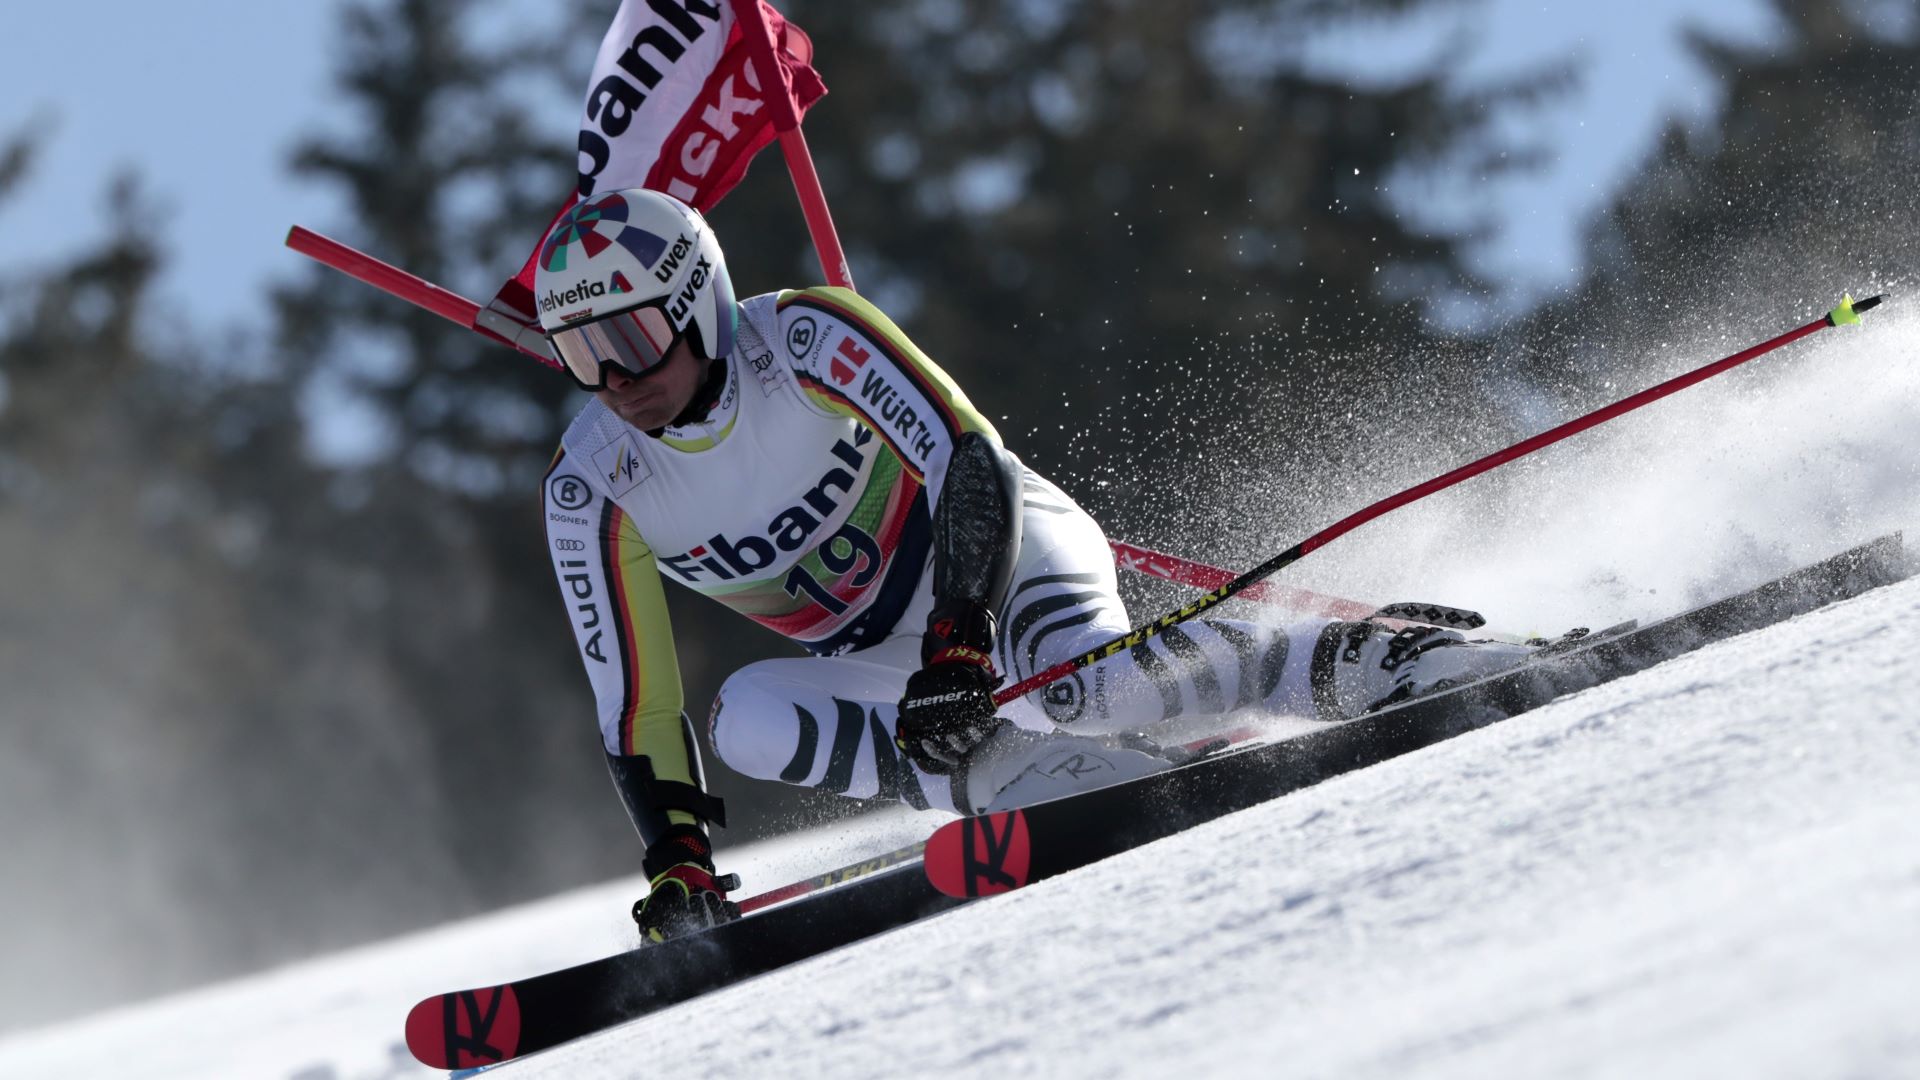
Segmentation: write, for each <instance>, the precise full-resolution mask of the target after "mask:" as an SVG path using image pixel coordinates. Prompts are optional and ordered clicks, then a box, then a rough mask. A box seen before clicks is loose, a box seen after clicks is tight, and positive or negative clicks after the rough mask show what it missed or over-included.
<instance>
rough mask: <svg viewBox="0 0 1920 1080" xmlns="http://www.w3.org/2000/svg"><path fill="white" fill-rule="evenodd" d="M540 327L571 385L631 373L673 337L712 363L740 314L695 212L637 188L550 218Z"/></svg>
mask: <svg viewBox="0 0 1920 1080" xmlns="http://www.w3.org/2000/svg"><path fill="white" fill-rule="evenodd" d="M534 294H535V297H536V299H537V300H538V302H539V305H540V328H541V329H542V330H545V331H546V333H547V337H548V338H549V339H551V340H552V342H553V349H554V353H555V354H556V355H558V356H559V357H560V360H561V362H562V363H563V364H564V365H565V366H566V369H567V372H568V373H569V374H571V375H572V376H573V379H574V381H575V382H577V383H579V384H580V385H581V386H582V387H584V388H586V389H588V390H596V389H599V388H600V387H601V386H603V385H605V382H606V376H605V373H604V369H605V366H606V365H608V364H615V365H618V366H619V367H620V368H621V369H622V370H624V371H626V372H628V373H630V374H633V375H639V374H642V373H644V372H646V371H647V370H649V369H651V368H653V367H654V366H655V365H657V364H659V363H660V361H661V360H663V359H665V358H666V355H667V353H668V351H669V350H671V349H672V348H673V346H674V344H675V343H677V342H678V341H679V340H680V339H681V338H683V337H684V338H686V339H687V342H688V344H689V345H691V346H692V347H693V350H694V352H696V353H698V354H700V355H701V356H704V357H706V358H708V359H709V360H718V359H719V358H721V357H723V356H725V355H727V353H728V352H730V351H731V350H732V349H733V332H734V328H735V326H736V325H737V323H738V320H739V317H740V309H739V305H738V304H736V303H735V302H734V298H733V283H732V281H731V280H730V279H729V278H728V277H727V260H726V257H725V256H724V255H722V254H721V252H720V242H719V241H718V240H716V239H714V235H713V229H712V228H710V227H709V226H708V225H707V222H706V219H705V218H703V217H701V216H700V213H699V211H697V210H695V209H694V208H693V207H691V206H688V205H687V204H686V203H683V202H681V201H680V200H679V199H676V198H674V197H673V196H671V195H663V194H661V193H660V192H658V191H649V190H647V189H645V188H628V189H626V190H624V191H614V192H608V193H607V194H604V195H596V196H594V197H592V198H590V199H586V200H584V201H582V202H580V203H578V204H576V205H575V206H574V207H573V208H572V209H571V210H568V211H567V212H566V213H565V214H562V215H561V216H560V220H558V221H556V222H554V225H553V228H552V229H550V230H549V231H548V232H547V238H546V240H545V241H544V242H542V243H541V245H540V257H539V259H538V263H537V265H536V267H535V270H534Z"/></svg>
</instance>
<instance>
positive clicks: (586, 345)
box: [553, 307, 676, 390]
mask: <svg viewBox="0 0 1920 1080" xmlns="http://www.w3.org/2000/svg"><path fill="white" fill-rule="evenodd" d="M675 336H676V335H675V334H674V332H673V324H672V323H669V322H668V321H667V316H666V313H665V312H663V311H661V310H660V309H659V308H653V307H647V308H641V309H639V310H637V311H623V312H620V313H619V314H617V315H609V316H608V317H606V318H604V319H598V320H595V321H594V322H590V323H583V324H581V325H579V326H569V327H567V328H566V329H564V330H557V331H555V332H554V334H553V348H554V351H555V352H558V353H559V354H560V359H561V360H564V361H565V362H566V365H567V371H568V372H570V373H571V374H572V375H573V378H574V381H575V382H577V383H579V384H580V385H581V386H583V387H586V388H587V389H589V390H597V389H599V388H600V387H601V386H603V385H604V384H605V379H604V378H603V377H602V375H601V367H600V365H602V364H618V365H620V367H621V368H622V369H624V370H625V371H627V372H628V373H629V374H632V375H640V374H643V373H644V372H646V371H647V370H648V369H649V368H652V367H653V366H655V365H656V364H658V363H660V361H661V360H662V359H664V358H665V357H666V355H667V352H668V351H669V350H671V349H672V348H673V342H674V338H675Z"/></svg>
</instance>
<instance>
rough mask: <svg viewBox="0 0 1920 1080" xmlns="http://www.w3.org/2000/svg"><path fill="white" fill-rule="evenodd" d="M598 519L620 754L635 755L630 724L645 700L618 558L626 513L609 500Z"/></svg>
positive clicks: (631, 725) (623, 569) (630, 614)
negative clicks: (618, 685)
mask: <svg viewBox="0 0 1920 1080" xmlns="http://www.w3.org/2000/svg"><path fill="white" fill-rule="evenodd" d="M600 507H601V517H600V559H601V562H602V564H603V565H604V566H605V567H606V572H607V581H606V585H607V609H608V611H609V612H610V614H611V621H612V623H613V637H614V649H613V655H614V656H616V657H618V658H619V660H618V663H619V664H620V667H621V670H622V673H623V674H624V675H625V677H626V678H625V686H624V687H623V688H622V690H621V697H620V752H621V753H622V754H637V753H639V752H640V749H639V747H638V746H637V745H636V744H635V740H634V731H633V721H634V717H636V716H638V715H639V712H640V703H641V702H642V701H644V700H645V696H644V695H643V694H642V692H641V684H640V680H641V673H640V660H639V655H638V653H637V652H636V651H635V649H634V647H633V633H634V626H633V612H632V611H631V610H629V608H628V603H627V581H626V564H625V563H624V562H623V561H622V560H621V558H620V532H621V526H622V525H623V524H625V522H626V511H624V510H622V509H620V505H619V504H618V503H616V502H614V501H613V500H612V499H605V500H602V502H601V504H600Z"/></svg>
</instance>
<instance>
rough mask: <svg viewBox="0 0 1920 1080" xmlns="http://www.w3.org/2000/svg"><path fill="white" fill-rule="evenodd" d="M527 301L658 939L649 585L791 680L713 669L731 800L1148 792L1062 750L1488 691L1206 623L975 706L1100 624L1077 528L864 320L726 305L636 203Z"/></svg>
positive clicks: (1443, 637) (1112, 627)
mask: <svg viewBox="0 0 1920 1080" xmlns="http://www.w3.org/2000/svg"><path fill="white" fill-rule="evenodd" d="M536 293H537V295H538V297H539V299H540V307H541V321H542V326H543V328H544V329H545V330H546V331H547V333H548V336H549V338H550V340H551V341H552V342H553V345H554V347H555V351H556V353H557V354H558V355H559V356H560V357H561V358H562V360H563V361H564V362H565V365H566V367H567V369H568V371H569V373H570V374H571V375H572V376H573V377H574V379H575V381H577V382H578V383H580V384H581V385H582V386H583V387H585V388H587V389H591V390H594V391H596V395H595V400H594V401H593V402H591V403H589V404H588V405H587V406H586V407H585V408H584V409H582V410H581V412H580V414H579V416H578V417H577V418H576V419H575V420H574V421H573V423H572V425H571V426H570V427H569V428H568V429H567V432H566V434H565V436H564V438H563V439H562V442H561V447H560V451H559V453H558V455H557V456H556V457H555V459H554V462H553V466H552V468H551V470H550V471H549V472H548V474H547V476H546V479H545V484H544V488H545V498H546V506H545V511H546V522H547V537H548V545H549V549H550V553H551V555H552V557H553V563H554V569H555V571H556V573H557V574H558V577H559V583H560V589H561V593H562V595H563V597H564V598H565V601H566V605H567V608H568V611H569V614H570V616H571V619H572V622H573V627H574V633H575V635H576V637H577V639H578V642H579V646H580V653H581V657H582V660H583V662H584V663H585V665H586V668H587V672H588V674H589V676H590V678H591V679H592V682H593V687H594V691H595V694H596V697H597V700H598V704H599V720H600V729H601V733H602V736H603V738H604V741H605V747H606V751H607V755H608V762H609V765H610V767H611V769H612V771H613V775H614V779H615V783H616V786H617V787H618V789H619V790H620V793H621V795H622V798H623V800H624V802H625V803H626V806H627V809H628V811H629V813H630V814H631V816H632V818H633V821H634V824H635V826H636V828H637V829H638V830H639V832H640V835H641V838H642V840H643V841H644V842H645V843H646V845H647V856H646V861H645V866H646V869H647V872H648V874H649V876H650V877H651V879H652V892H651V893H650V894H649V896H648V897H646V898H644V899H642V900H641V901H640V902H639V903H637V904H635V906H634V917H635V920H636V921H637V922H638V923H639V925H640V928H641V931H642V934H643V936H644V937H646V938H648V939H651V940H661V939H664V938H665V937H667V936H669V935H671V934H673V933H675V932H677V931H679V930H682V929H685V928H688V927H695V926H705V925H710V924H712V923H713V922H715V921H718V920H722V919H725V918H728V917H730V916H731V915H732V914H734V909H733V908H732V906H731V904H729V903H728V902H727V901H726V899H725V895H724V892H725V888H724V887H725V886H726V885H727V883H728V881H729V879H726V878H716V877H715V872H714V866H713V861H712V849H711V846H710V844H709V842H708V839H707V836H706V831H705V829H706V825H707V824H708V823H710V822H711V823H724V810H723V808H722V807H721V806H720V804H719V801H718V800H716V799H714V798H712V797H711V796H709V795H708V794H707V793H706V791H705V789H704V784H703V781H702V778H701V771H700V765H699V759H698V755H697V753H696V751H695V749H694V740H693V735H692V731H691V727H690V723H689V722H688V721H687V720H686V717H685V713H684V711H683V705H684V702H683V700H682V694H681V687H680V676H679V669H678V665H677V663H676V660H675V657H674V647H673V637H672V631H671V629H670V627H669V626H668V620H667V609H666V603H665V598H664V595H663V592H662V586H661V581H660V579H661V578H663V577H665V578H670V579H672V580H673V581H675V582H677V583H679V584H680V585H683V586H685V587H687V588H691V589H693V590H695V591H697V592H701V593H704V594H706V595H707V596H709V597H711V598H713V599H714V600H717V601H719V602H720V603H722V604H725V605H727V606H728V607H730V608H733V609H734V610H736V611H738V612H739V613H740V614H742V615H744V616H746V617H747V618H749V619H752V620H754V621H755V622H758V623H760V624H761V625H763V626H766V627H769V628H771V629H773V630H776V631H779V632H780V633H782V634H785V635H786V636H787V637H789V638H792V639H793V640H794V641H796V642H798V643H800V644H801V645H802V646H804V647H805V648H806V649H807V650H809V651H810V652H812V653H814V654H815V656H814V657H812V658H804V659H799V658H794V659H771V660H764V661H761V662H759V663H755V664H750V665H748V666H747V667H745V668H742V669H741V670H740V671H738V672H736V673H734V675H733V676H732V677H730V678H729V679H728V680H727V681H726V683H725V684H724V686H723V687H722V688H721V691H720V694H719V696H718V698H717V700H716V701H715V702H714V703H713V707H712V709H711V711H710V713H709V714H708V715H709V721H708V722H709V725H710V731H709V734H710V736H711V739H712V743H713V746H714V748H715V750H716V751H717V752H718V753H719V755H720V757H721V759H722V760H723V761H725V762H726V763H727V764H728V765H729V766H731V767H733V768H734V769H736V770H738V771H740V772H742V773H745V774H747V775H749V776H754V777H759V778H762V779H768V780H782V781H785V782H787V783H792V784H805V785H809V786H813V787H821V788H826V789H828V790H831V791H835V792H838V793H841V794H845V795H848V796H851V797H854V798H863V799H864V798H887V799H899V800H902V801H904V802H907V803H909V804H911V805H913V806H916V807H921V808H927V807H939V808H941V809H947V810H957V811H960V812H962V813H971V812H976V811H979V810H981V809H983V808H985V807H987V806H988V805H990V804H994V803H995V802H996V800H998V802H999V803H1003V804H1007V805H1014V804H1018V803H1024V802H1031V801H1035V800H1038V799H1042V798H1048V797H1052V796H1053V795H1057V794H1063V793H1066V792H1068V791H1071V790H1074V789H1076V788H1079V787H1084V786H1087V785H1090V784H1094V783H1099V782H1111V781H1113V780H1116V779H1124V778H1127V777H1131V776H1137V775H1141V774H1144V773H1146V772H1149V771H1152V770H1155V769H1159V768H1164V767H1166V765H1167V762H1166V761H1165V760H1164V759H1162V758H1159V757H1155V756H1153V755H1151V754H1149V753H1144V752H1142V751H1140V750H1137V749H1129V748H1124V747H1119V746H1117V745H1115V744H1114V743H1113V742H1112V741H1111V740H1101V739H1097V738H1093V737H1092V736H1099V735H1111V734H1116V733H1127V732H1137V731H1139V730H1141V729H1144V728H1147V727H1149V726H1151V725H1154V724H1156V723H1159V722H1161V721H1163V720H1165V719H1167V718H1170V717H1172V716H1175V715H1179V714H1183V713H1199V714H1210V713H1220V712H1224V711H1226V710H1230V709H1236V708H1245V707H1263V708H1266V709H1269V710H1276V711H1281V712H1287V713H1297V714H1306V715H1318V716H1321V717H1325V718H1328V719H1337V718H1344V717H1347V716H1351V715H1354V714H1356V713H1358V712H1361V711H1363V710H1365V709H1367V708H1369V707H1372V706H1375V705H1377V704H1379V703H1381V702H1383V701H1388V700H1396V699H1398V698H1400V697H1404V696H1407V695H1409V694H1413V693H1418V692H1421V691H1422V690H1424V689H1427V688H1430V687H1431V686H1432V685H1434V684H1436V683H1438V682H1440V681H1442V680H1449V679H1459V678H1463V677H1466V676H1468V675H1472V674H1477V673H1479V672H1481V671H1484V670H1490V669H1491V668H1492V667H1495V666H1504V665H1507V664H1510V663H1512V662H1513V661H1514V659H1515V658H1516V657H1517V656H1518V655H1521V653H1520V651H1519V650H1518V648H1517V647H1512V646H1498V645H1493V646H1488V645H1485V644H1482V643H1474V644H1475V646H1476V647H1473V648H1440V647H1439V646H1455V645H1464V644H1466V643H1464V642H1462V641H1461V639H1460V637H1459V635H1457V634H1454V633H1452V632H1451V631H1438V630H1431V631H1419V632H1402V633H1401V634H1400V635H1397V636H1396V635H1393V634H1391V633H1389V632H1387V631H1384V630H1380V631H1378V632H1375V628H1374V627H1373V626H1372V624H1368V623H1329V622H1328V621H1327V620H1325V619H1317V620H1312V621H1308V622H1305V623H1301V624H1297V625H1294V626H1290V627H1286V628H1283V629H1276V628H1271V627H1264V626H1260V625H1257V624H1253V623H1248V622H1240V621H1235V620H1230V619H1205V620H1199V621H1196V622H1193V623H1189V624H1184V625H1181V626H1176V627H1172V628H1170V629H1168V630H1166V631H1165V632H1163V633H1162V634H1161V635H1159V636H1158V637H1156V638H1154V639H1152V640H1151V641H1150V642H1148V643H1146V644H1143V645H1141V646H1138V647H1136V648H1134V649H1131V650H1129V651H1125V652H1122V653H1119V654H1117V655H1115V656H1113V657H1111V658H1110V659H1108V660H1106V661H1103V662H1101V663H1100V664H1097V665H1095V666H1093V667H1091V668H1089V669H1086V670H1083V671H1082V672H1080V673H1078V674H1076V675H1074V676H1072V677H1070V678H1068V679H1067V680H1064V681H1063V682H1060V683H1056V684H1054V685H1053V686H1051V687H1048V688H1046V689H1044V690H1041V691H1036V692H1034V693H1033V694H1030V695H1028V696H1027V697H1025V698H1022V699H1020V700H1017V701H1015V702H1013V703H1011V704H1009V705H1007V706H1006V707H1005V708H1003V709H1000V710H998V711H997V715H996V709H995V707H994V705H993V701H992V690H993V688H994V687H995V686H996V685H999V684H1000V683H1001V681H1002V680H1004V679H1016V680H1017V679H1021V678H1024V677H1026V676H1028V675H1030V674H1032V673H1033V672H1035V671H1038V670H1042V669H1045V668H1047V667H1050V666H1052V665H1054V664H1057V663H1059V662H1061V661H1062V660H1064V659H1067V658H1070V657H1073V656H1076V655H1079V654H1081V653H1084V652H1087V651H1089V650H1090V649H1092V648H1093V647H1095V646H1096V645H1099V644H1101V643H1103V642H1104V641H1107V640H1109V639H1111V638H1112V637H1114V636H1116V635H1119V634H1121V633H1124V632H1125V631H1126V630H1127V629H1128V627H1129V624H1128V619H1127V614H1126V611H1125V609H1124V608H1123V607H1122V606H1121V603H1120V600H1119V597H1118V590H1117V583H1116V581H1115V577H1114V565H1113V559H1112V555H1111V553H1110V551H1109V549H1108V547H1107V543H1106V539H1105V537H1104V536H1103V534H1102V532H1101V530H1100V528H1099V526H1098V525H1097V524H1095V523H1094V521H1093V520H1092V519H1091V518H1090V517H1088V516H1087V514H1086V513H1085V512H1083V511H1082V510H1081V509H1080V508H1079V507H1078V506H1076V505H1074V503H1073V501H1072V500H1071V499H1069V498H1068V497H1067V496H1066V495H1065V494H1064V493H1062V492H1061V491H1060V490H1059V489H1058V488H1057V487H1055V486H1054V485H1052V484H1050V483H1048V482H1047V481H1046V480H1045V479H1043V478H1042V477H1040V476H1039V475H1037V474H1035V473H1034V472H1033V471H1032V470H1030V469H1027V468H1025V467H1023V466H1022V465H1021V464H1020V463H1019V462H1018V460H1017V459H1016V458H1014V456H1013V455H1012V454H1011V453H1009V452H1008V451H1007V450H1006V448H1005V447H1003V446H1002V445H1001V442H1000V437H999V435H998V434H997V433H996V432H995V431H994V429H993V425H991V424H990V423H988V422H987V420H986V419H985V418H984V417H982V416H981V415H980V414H979V413H978V412H977V411H976V410H975V409H974V408H973V406H972V405H971V404H970V403H969V402H968V400H967V398H966V395H965V394H963V393H962V392H961V391H960V388H959V387H958V386H956V385H955V384H954V382H953V380H952V379H950V378H949V377H948V376H947V375H946V374H945V373H944V372H943V371H941V370H940V369H939V368H938V367H936V366H935V365H934V363H933V362H932V361H931V360H929V359H928V358H927V356H926V355H925V354H924V353H922V352H921V351H920V349H919V348H918V347H916V346H915V345H914V343H913V342H912V341H911V340H909V339H908V337H907V336H906V335H905V334H904V333H902V332H901V330H900V329H899V328H898V327H897V326H895V325H894V324H893V322H892V321H891V320H889V319H888V318H887V316H886V315H884V314H883V313H881V312H880V311H879V310H878V309H876V308H875V307H873V306H872V305H871V304H869V303H867V302H866V301H864V300H862V299H861V298H860V297H859V296H857V295H855V294H854V293H852V292H850V291H848V290H845V289H838V288H813V289H803V290H798V291H790V292H782V293H779V294H776V295H766V296H757V297H753V298H751V299H748V300H746V301H744V302H736V300H735V298H734V295H733V291H732V287H731V284H730V282H729V279H728V276H727V271H726V264H725V261H724V259H723V257H722V255H721V252H720V248H719V245H718V243H717V242H716V241H715V239H714V236H713V233H712V231H711V230H710V229H709V228H708V226H707V224H706V222H705V221H704V220H703V219H702V218H701V217H700V215H699V214H697V213H696V212H695V211H693V210H692V209H691V208H689V207H687V206H686V205H685V204H683V203H680V202H679V201H677V200H675V199H672V198H671V197H669V196H666V195H663V194H659V193H656V192H651V191H645V190H639V189H634V190H627V191H619V192H613V193H611V194H605V195H600V196H597V197H595V198H593V199H591V200H588V201H586V202H583V203H581V204H580V205H578V206H576V207H575V208H574V209H573V210H572V211H571V212H570V213H569V214H567V215H566V216H565V217H563V218H562V219H561V220H560V221H559V222H557V223H556V224H555V226H554V228H553V229H552V230H551V231H550V233H549V235H548V237H547V240H546V242H545V243H544V244H543V245H542V248H541V251H540V258H539V265H538V267H537V288H536Z"/></svg>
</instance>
